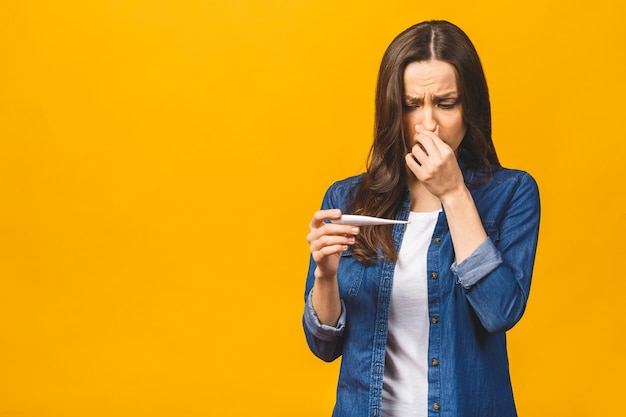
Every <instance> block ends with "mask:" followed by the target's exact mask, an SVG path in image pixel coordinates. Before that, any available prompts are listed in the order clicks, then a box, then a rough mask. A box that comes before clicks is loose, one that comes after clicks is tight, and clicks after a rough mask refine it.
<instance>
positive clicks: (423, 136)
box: [405, 125, 465, 199]
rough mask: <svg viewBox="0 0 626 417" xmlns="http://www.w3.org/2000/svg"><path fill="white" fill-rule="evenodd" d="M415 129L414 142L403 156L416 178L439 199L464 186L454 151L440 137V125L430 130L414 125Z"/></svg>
mask: <svg viewBox="0 0 626 417" xmlns="http://www.w3.org/2000/svg"><path fill="white" fill-rule="evenodd" d="M415 131H416V133H415V135H414V137H413V139H414V142H415V145H413V148H412V149H411V152H410V153H408V154H406V156H405V160H406V164H407V166H408V167H409V169H410V170H411V171H412V172H413V173H414V174H415V176H416V177H417V179H418V180H419V181H420V182H421V183H422V184H424V186H425V187H426V189H427V190H428V191H429V192H430V193H431V194H433V195H435V196H436V197H438V198H439V199H442V198H443V196H444V195H446V194H447V193H450V192H454V191H458V190H459V189H460V187H465V183H464V181H463V174H462V173H461V168H460V167H459V163H458V162H457V158H456V154H455V151H454V149H452V148H451V147H450V146H449V145H448V144H447V143H445V142H444V141H443V140H442V139H441V138H440V137H439V128H438V127H437V128H436V129H435V131H434V132H431V131H428V130H426V129H424V128H422V127H421V126H419V125H417V126H415Z"/></svg>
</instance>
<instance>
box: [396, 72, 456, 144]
mask: <svg viewBox="0 0 626 417" xmlns="http://www.w3.org/2000/svg"><path fill="white" fill-rule="evenodd" d="M403 107H404V129H405V132H406V135H407V138H406V141H407V145H408V146H409V148H411V147H412V146H413V145H415V139H414V138H413V136H414V134H415V126H416V125H421V126H422V127H423V128H424V129H426V130H430V131H432V132H435V131H437V132H438V135H439V137H440V138H441V139H442V140H443V141H444V142H446V143H447V144H448V146H450V147H451V148H452V149H454V150H455V151H456V150H457V149H458V147H459V145H460V144H461V141H462V140H463V137H464V136H465V131H466V130H467V126H466V125H465V123H464V122H463V106H462V105H461V98H460V97H459V90H458V87H457V74H456V69H455V68H454V67H453V66H452V65H451V64H448V63H447V62H444V61H439V60H430V61H418V62H412V63H410V64H409V65H407V67H406V69H405V70H404V97H403Z"/></svg>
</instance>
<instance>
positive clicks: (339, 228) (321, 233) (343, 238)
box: [306, 209, 359, 279]
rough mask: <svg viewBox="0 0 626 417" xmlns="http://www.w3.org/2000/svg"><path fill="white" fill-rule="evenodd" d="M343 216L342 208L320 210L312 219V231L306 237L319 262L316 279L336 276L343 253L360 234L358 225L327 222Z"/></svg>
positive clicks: (316, 261) (316, 260)
mask: <svg viewBox="0 0 626 417" xmlns="http://www.w3.org/2000/svg"><path fill="white" fill-rule="evenodd" d="M340 217H341V210H339V209H330V210H319V211H316V212H315V214H314V215H313V218H312V219H311V223H310V224H309V228H310V229H311V231H310V232H309V234H308V235H307V237H306V240H307V241H308V242H309V245H310V249H311V255H313V260H314V261H315V263H316V264H317V268H316V270H315V278H316V279H324V278H334V277H335V276H336V275H337V269H338V268H339V258H340V257H341V253H342V252H344V251H345V250H347V249H348V246H349V245H352V244H354V241H355V236H356V235H358V234H359V228H358V227H356V226H350V225H342V224H334V223H327V222H326V221H325V220H333V219H338V218H340Z"/></svg>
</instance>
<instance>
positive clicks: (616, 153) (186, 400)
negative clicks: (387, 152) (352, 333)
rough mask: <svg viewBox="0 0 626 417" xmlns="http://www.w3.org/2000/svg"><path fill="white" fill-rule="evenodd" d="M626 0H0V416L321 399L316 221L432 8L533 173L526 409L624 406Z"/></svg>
mask: <svg viewBox="0 0 626 417" xmlns="http://www.w3.org/2000/svg"><path fill="white" fill-rule="evenodd" d="M623 4H624V3H623V2H621V1H620V0H614V1H607V0H598V1H594V2H582V1H572V0H569V1H549V0H532V1H525V2H522V1H516V2H506V1H496V0H493V1H487V0H477V1H467V0H462V1H461V0H459V1H442V2H418V1H415V0H407V1H400V0H388V1H383V2H381V1H363V0H358V1H357V0H347V1H343V2H342V1H335V0H320V1H313V0H297V1H296V0H294V1H292V0H240V1H237V0H219V1H216V0H193V1H192V0H91V1H84V0H74V1H72V0H56V1H53V0H41V1H37V0H5V1H2V2H1V3H0V51H1V53H0V195H1V196H2V203H1V204H0V417H9V416H10V417H57V416H59V417H61V416H63V417H70V416H72V417H73V416H81V417H82V416H94V417H97V416H107V417H110V416H120V417H122V416H123V417H126V416H251V415H255V416H273V417H275V416H285V417H287V416H300V417H307V416H311V417H313V416H324V415H329V414H330V410H331V407H332V403H333V396H334V389H335V382H336V372H337V364H330V365H328V364H324V363H322V362H320V361H318V360H317V359H315V358H314V357H313V356H312V355H311V354H310V353H309V352H308V350H307V348H306V346H305V343H304V338H303V336H302V332H301V324H300V315H301V309H302V292H303V285H304V275H305V272H306V267H307V261H308V248H307V244H306V242H305V235H306V232H307V225H308V220H309V217H310V215H311V214H312V212H313V211H314V210H315V209H317V207H318V205H319V203H320V201H321V197H322V193H323V191H324V190H325V188H326V186H327V185H329V183H330V182H331V181H333V180H335V179H339V178H342V177H345V176H348V175H352V174H355V173H358V172H360V171H361V170H362V169H363V166H364V161H365V157H366V153H367V150H368V148H369V144H370V140H371V131H372V108H373V93H374V91H373V90H374V83H375V77H376V71H377V66H378V63H379V60H380V57H381V55H382V53H383V51H384V49H385V47H386V46H387V45H388V43H389V42H390V41H391V39H392V38H393V37H394V36H395V35H396V34H397V33H398V32H400V31H401V30H403V29H404V28H406V27H408V26H409V25H411V24H413V23H415V22H417V21H421V20H425V19H431V18H445V19H449V20H452V21H453V22H456V23H457V24H459V25H460V26H461V27H463V28H464V29H465V30H466V31H467V33H468V34H469V35H470V37H471V38H472V39H473V40H474V42H475V44H476V46H477V48H478V50H479V52H480V54H481V57H482V59H483V64H484V66H485V70H486V73H487V77H488V81H489V83H490V88H491V93H492V103H493V112H494V132H495V140H496V146H497V148H498V150H499V154H500V157H501V160H502V161H503V163H504V164H505V165H507V166H512V167H518V168H523V169H526V170H528V171H530V172H531V173H532V174H533V175H534V176H535V177H536V178H537V180H538V182H539V184H540V187H541V192H542V198H543V223H542V229H541V240H540V248H539V254H538V259H537V265H536V274H535V280H534V285H533V291H532V295H531V300H530V303H529V309H528V311H527V314H526V316H525V317H524V319H523V320H522V322H521V323H520V324H519V325H518V326H517V327H516V328H515V329H513V330H512V331H511V332H510V336H509V347H510V354H511V362H512V375H513V380H514V386H515V392H516V396H517V401H518V406H519V411H520V414H521V415H524V416H577V417H580V416H618V415H624V414H626V404H625V403H624V401H623V386H622V382H621V381H622V375H623V374H624V372H625V371H626V363H625V360H624V352H625V351H626V323H625V321H626V314H624V300H623V298H624V296H623V294H624V285H625V282H624V277H625V273H624V268H623V267H622V263H623V250H624V244H623V236H625V235H626V226H625V225H626V207H625V204H624V200H623V196H622V194H623V192H624V179H625V178H624V177H625V174H624V168H623V163H624V162H623V160H624V154H625V150H626V149H625V147H626V137H625V136H626V135H625V134H624V128H623V120H624V117H623V111H624V110H623V109H624V98H625V97H626V88H625V86H626V84H625V82H624V81H623V77H624V74H625V73H626V65H625V63H626V48H625V47H624V44H625V43H626V31H625V29H624V25H623V19H624V17H626V8H625V6H624V5H623Z"/></svg>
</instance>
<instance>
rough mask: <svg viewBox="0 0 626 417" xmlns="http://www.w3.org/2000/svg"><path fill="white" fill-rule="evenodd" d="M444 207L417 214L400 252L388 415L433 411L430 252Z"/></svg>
mask: <svg viewBox="0 0 626 417" xmlns="http://www.w3.org/2000/svg"><path fill="white" fill-rule="evenodd" d="M438 216H439V211H436V212H426V213H423V212H419V213H418V212H411V213H410V214H409V221H410V223H409V224H408V225H407V228H406V231H405V233H404V238H403V239H402V245H401V247H400V252H399V254H398V261H397V263H396V267H395V272H394V276H393V287H392V291H391V304H390V309H389V330H388V335H387V351H386V357H385V375H384V378H383V404H382V415H383V417H422V416H426V415H427V414H428V329H429V321H428V288H427V274H426V272H427V271H426V256H427V252H428V246H429V244H430V240H431V238H432V235H433V232H434V230H435V225H436V223H437V217H438Z"/></svg>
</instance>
